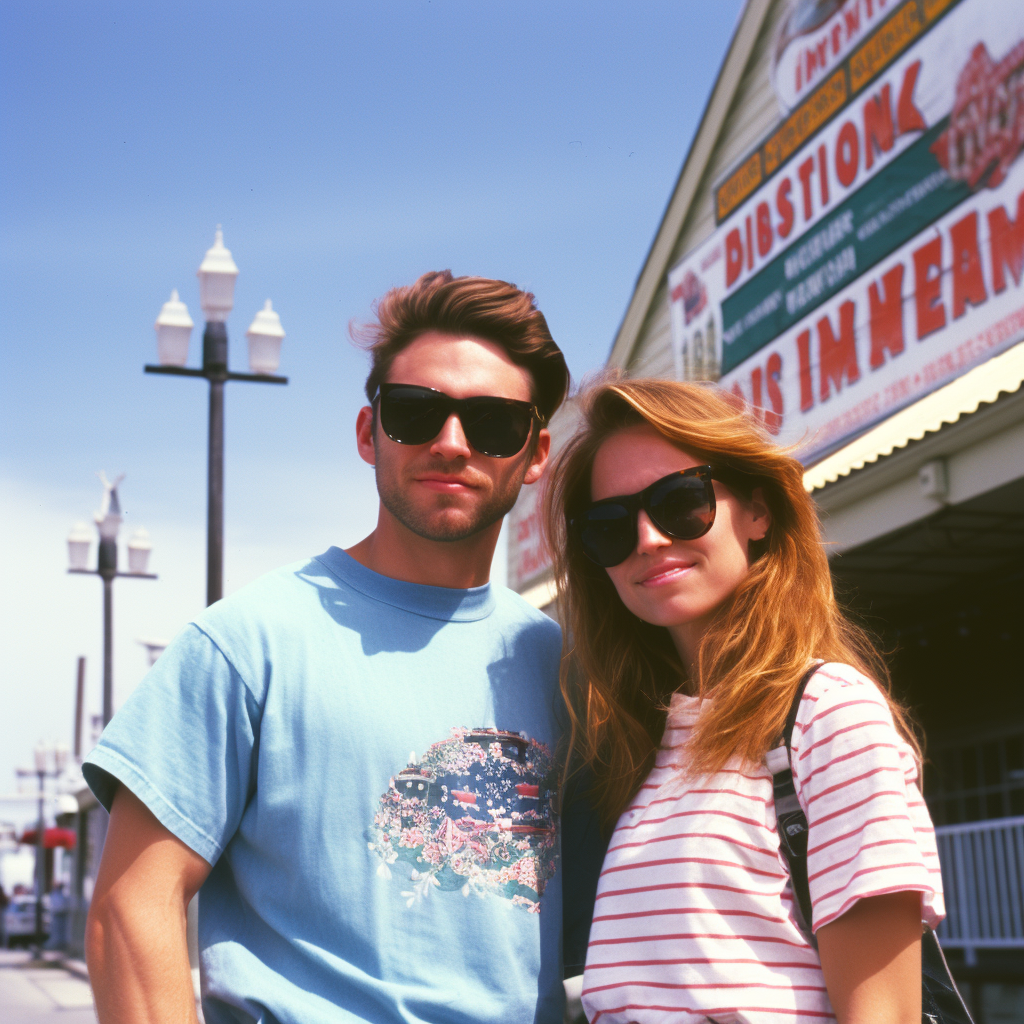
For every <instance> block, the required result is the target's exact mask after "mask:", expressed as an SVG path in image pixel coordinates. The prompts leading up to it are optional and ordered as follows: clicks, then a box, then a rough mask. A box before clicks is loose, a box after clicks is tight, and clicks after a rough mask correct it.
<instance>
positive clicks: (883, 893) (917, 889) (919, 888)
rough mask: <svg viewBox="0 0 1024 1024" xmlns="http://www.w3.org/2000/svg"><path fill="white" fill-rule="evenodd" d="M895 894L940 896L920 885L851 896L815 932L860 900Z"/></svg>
mask: <svg viewBox="0 0 1024 1024" xmlns="http://www.w3.org/2000/svg"><path fill="white" fill-rule="evenodd" d="M894 892H919V893H921V894H922V895H924V894H925V893H927V894H929V895H930V896H933V897H934V896H937V895H938V893H936V891H935V890H934V889H932V888H931V887H923V886H918V885H891V886H889V887H888V888H887V889H872V890H871V892H864V893H858V894H857V895H855V896H851V897H850V898H849V899H848V900H847V901H846V902H845V903H844V904H843V905H842V906H841V907H840V908H839V909H838V910H837V911H835V913H833V914H829V915H828V916H827V917H825V918H822V920H821V921H820V922H819V923H818V924H817V925H816V926H815V931H818V930H819V929H821V928H824V927H825V925H827V924H831V923H832V922H833V921H835V920H836V919H837V918H840V917H842V916H843V914H845V913H846V911H847V910H849V909H850V907H852V906H853V905H854V903H856V902H857V901H858V900H866V899H869V898H870V897H872V896H888V895H889V894H890V893H894ZM812 912H813V907H812Z"/></svg>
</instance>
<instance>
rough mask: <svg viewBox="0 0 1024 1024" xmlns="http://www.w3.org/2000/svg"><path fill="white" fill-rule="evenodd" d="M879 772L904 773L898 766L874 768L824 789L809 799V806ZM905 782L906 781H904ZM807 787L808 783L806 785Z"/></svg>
mask: <svg viewBox="0 0 1024 1024" xmlns="http://www.w3.org/2000/svg"><path fill="white" fill-rule="evenodd" d="M879 772H897V773H899V774H900V775H903V772H902V771H901V770H900V768H899V767H898V766H896V765H887V764H884V765H881V766H879V767H878V768H872V769H871V771H869V772H864V774H863V775H855V776H854V777H853V778H852V779H844V780H843V781H842V782H837V783H836V784H835V785H834V786H829V787H828V789H823V790H822V791H821V792H820V793H815V794H814V796H811V797H808V798H807V806H808V807H810V806H811V804H813V803H814V801H815V800H820V799H821V798H822V797H823V796H831V794H833V793H835V792H837V791H838V790H840V789H846V788H847V787H848V786H852V785H853V784H854V783H855V782H863V781H864V779H869V778H871V776H872V775H877V774H878V773H879ZM904 781H906V780H905V779H904ZM804 785H805V786H806V783H805V784H804Z"/></svg>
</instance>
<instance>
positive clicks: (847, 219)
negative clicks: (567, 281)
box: [669, 0, 1024, 461]
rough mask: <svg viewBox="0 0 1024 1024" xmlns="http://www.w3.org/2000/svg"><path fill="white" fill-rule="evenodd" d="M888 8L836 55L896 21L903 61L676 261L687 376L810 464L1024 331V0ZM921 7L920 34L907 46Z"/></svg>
mask: <svg viewBox="0 0 1024 1024" xmlns="http://www.w3.org/2000/svg"><path fill="white" fill-rule="evenodd" d="M849 2H850V0H848V3H849ZM847 6H848V5H847V4H844V5H842V8H843V9H845V8H846V7H847ZM888 6H889V9H890V10H891V9H893V8H894V7H895V8H896V10H895V13H894V14H891V15H889V21H885V22H883V23H882V24H881V26H880V28H878V29H876V30H875V35H874V36H869V37H868V39H867V40H866V41H865V42H863V43H861V44H860V45H859V47H858V48H856V49H853V50H852V51H850V52H849V54H848V55H847V56H846V58H845V63H844V65H843V68H841V69H840V71H841V72H842V73H843V74H844V75H848V74H849V73H850V71H851V68H858V67H861V66H862V65H864V66H870V67H871V68H875V67H876V65H877V63H878V62H877V61H876V62H875V63H871V64H870V65H868V57H869V56H870V53H869V55H868V56H864V55H863V54H862V52H861V51H862V50H864V49H865V48H868V49H869V50H871V48H872V47H874V49H873V50H871V53H874V52H875V50H879V48H880V47H881V44H879V43H878V42H877V40H876V39H875V36H877V34H878V33H879V32H880V31H882V30H884V29H886V26H889V29H891V30H892V31H890V32H889V36H888V37H887V38H889V40H890V42H891V43H892V45H891V46H890V47H889V50H891V51H893V52H896V53H897V54H898V56H897V59H895V60H892V61H891V62H889V63H888V64H887V66H885V67H884V70H882V72H881V73H880V74H879V75H878V76H877V77H876V78H874V79H873V80H872V81H871V82H870V85H869V86H868V87H867V88H864V89H861V90H860V91H859V93H858V95H857V98H856V100H855V101H854V102H853V103H849V104H847V105H846V106H845V107H844V108H843V109H842V111H841V112H840V115H839V116H838V117H834V118H833V119H832V120H830V121H829V122H828V124H827V125H825V127H824V128H822V129H821V130H819V131H818V132H816V133H815V134H813V135H812V136H811V137H810V138H808V139H807V140H806V141H805V142H804V143H803V144H802V145H801V146H799V147H797V148H796V149H795V150H794V151H793V153H792V156H791V157H790V158H789V159H787V160H786V161H785V162H784V163H782V164H780V166H779V167H778V171H777V173H776V174H775V175H774V176H773V177H772V179H771V180H770V181H767V182H764V183H763V184H761V185H759V186H758V187H756V188H754V189H752V190H751V192H750V193H749V195H748V197H747V198H745V199H744V200H742V201H741V202H740V203H739V204H738V205H736V207H735V208H734V210H733V212H732V213H731V214H730V215H729V216H728V217H726V218H725V220H724V221H723V222H722V224H721V225H720V227H719V228H718V230H717V231H716V232H715V233H714V234H713V235H712V237H711V238H710V239H709V240H708V241H707V242H706V243H705V244H704V245H702V246H700V247H699V248H698V249H697V250H695V251H694V252H693V253H691V254H690V255H689V256H688V257H686V258H685V259H684V260H683V261H681V262H680V264H678V265H677V266H676V267H674V268H673V269H672V271H671V272H670V274H669V289H670V298H671V314H672V329H673V346H674V351H675V356H676V368H677V372H678V374H679V375H680V376H681V377H684V378H695V377H702V376H703V377H712V378H714V377H717V376H719V375H720V376H721V382H722V384H723V385H724V386H726V387H728V388H730V389H732V390H733V391H735V392H736V393H737V394H740V395H742V396H743V397H744V399H746V400H747V401H749V402H751V403H752V404H753V405H754V406H756V407H758V408H760V409H762V410H763V415H764V418H765V423H766V425H767V426H768V427H769V429H771V430H773V432H776V433H779V434H780V436H784V437H785V439H786V440H787V441H795V442H800V443H801V444H802V456H803V458H804V459H805V461H807V460H810V459H812V458H814V457H816V456H819V455H821V454H824V453H825V452H826V451H827V450H829V449H830V448H834V447H837V446H838V444H840V443H841V442H842V441H843V440H844V439H846V438H848V437H849V436H851V435H852V434H854V433H857V432H859V431H861V430H863V429H865V428H866V427H868V426H870V425H871V424H872V423H874V422H876V421H878V420H879V419H882V418H884V417H885V416H887V415H889V414H891V413H892V412H894V411H895V410H896V409H898V408H899V407H901V406H903V405H906V404H908V403H909V402H911V401H913V400H915V399H916V398H918V397H920V396H921V395H923V394H925V393H927V392H928V391H930V390H933V389H934V388H936V387H938V386H940V385H941V384H942V383H944V382H945V381H946V380H949V379H951V378H952V377H954V376H957V375H958V374H959V373H962V372H963V371H964V370H965V369H967V368H969V367H970V366H971V365H973V364H974V363H977V362H979V361H981V360H983V359H985V358H988V356H990V355H993V354H994V353H995V352H996V351H998V350H999V349H1000V348H1001V347H1005V346H1006V345H1007V344H1011V343H1012V342H1013V341H1015V340H1017V338H1018V337H1019V333H1016V334H1015V333H1014V330H1013V329H1012V328H1013V324H1014V323H1016V321H1017V319H1020V317H1019V313H1020V312H1021V311H1022V310H1024V281H1022V269H1024V206H1021V205H1020V197H1021V196H1022V194H1024V159H1019V156H1020V153H1021V148H1022V146H1024V7H1022V6H1021V5H1020V4H1019V3H1017V2H1016V0H960V2H959V3H956V4H955V5H954V4H949V3H947V4H945V5H942V4H939V3H938V2H936V3H928V2H925V3H923V4H917V3H916V2H915V3H913V4H910V5H907V4H904V5H901V6H899V7H897V6H896V5H894V4H891V3H890V4H889V5H888ZM940 6H941V7H942V8H943V9H944V10H946V11H948V13H947V15H946V16H945V17H943V18H942V19H941V20H935V19H934V18H933V19H932V21H931V22H927V17H928V15H929V12H931V13H932V14H934V12H935V11H936V10H938V8H939V7H940ZM911 7H912V8H913V10H914V11H916V15H915V17H916V18H917V19H918V21H917V22H915V24H925V26H926V27H927V31H923V32H920V33H918V34H917V35H916V36H915V37H914V39H913V41H912V45H909V46H906V47H903V48H900V46H899V45H898V44H899V42H900V39H902V36H899V33H897V32H896V31H895V29H893V27H892V26H891V25H890V21H891V20H892V18H893V17H895V16H896V15H899V14H900V12H901V11H904V8H906V10H910V8H911ZM905 16H906V11H904V17H905ZM922 19H924V20H923V21H922ZM900 24H905V22H901V23H900ZM929 25H930V27H929ZM881 49H884V47H881ZM834 73H835V74H838V73H839V72H834ZM819 91H820V87H819ZM765 152H766V151H765V148H764V147H762V148H761V149H759V150H758V151H757V153H755V154H754V155H755V156H758V157H759V159H761V160H762V166H763V158H764V154H765Z"/></svg>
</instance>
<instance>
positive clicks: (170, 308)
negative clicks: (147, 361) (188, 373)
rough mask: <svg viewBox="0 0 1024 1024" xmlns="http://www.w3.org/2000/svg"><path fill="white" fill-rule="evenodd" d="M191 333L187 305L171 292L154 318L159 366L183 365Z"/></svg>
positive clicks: (186, 359) (175, 293)
mask: <svg viewBox="0 0 1024 1024" xmlns="http://www.w3.org/2000/svg"><path fill="white" fill-rule="evenodd" d="M191 335H192V317H190V316H189V315H188V307H187V306H186V305H185V303H184V302H182V301H181V300H180V299H179V298H178V290H177V288H175V290H174V291H173V292H171V297H170V299H168V300H167V302H165V303H164V304H163V307H162V308H161V310H160V315H159V316H158V317H157V318H156V351H157V360H158V361H159V363H160V365H161V366H184V365H185V364H186V363H187V362H188V340H189V338H190V337H191Z"/></svg>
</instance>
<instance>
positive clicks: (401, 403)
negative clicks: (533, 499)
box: [373, 384, 543, 459]
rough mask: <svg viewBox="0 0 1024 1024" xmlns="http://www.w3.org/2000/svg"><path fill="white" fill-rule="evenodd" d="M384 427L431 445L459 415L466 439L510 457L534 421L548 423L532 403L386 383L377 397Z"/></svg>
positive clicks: (399, 437) (483, 450) (406, 440)
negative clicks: (430, 442) (466, 396)
mask: <svg viewBox="0 0 1024 1024" xmlns="http://www.w3.org/2000/svg"><path fill="white" fill-rule="evenodd" d="M373 401H374V403H377V405H378V409H379V410H380V425H381V429H382V430H383V431H384V433H385V434H387V435H388V437H390V438H391V440H392V441H397V442H398V443H399V444H426V443H427V442H428V441H433V440H434V438H435V437H437V435H438V434H440V433H441V430H442V428H443V427H444V425H445V423H447V422H448V417H449V416H451V414H452V413H455V415H456V416H458V417H459V422H460V423H461V424H462V432H463V433H464V434H465V435H466V440H467V441H468V442H469V443H470V444H471V445H472V446H473V447H474V448H475V449H476V450H477V451H478V452H480V454H481V455H489V456H491V457H492V458H495V459H509V458H511V457H512V456H513V455H518V454H519V453H520V452H521V451H522V450H523V448H524V447H525V446H526V442H527V441H528V440H529V438H530V432H531V429H532V428H533V421H534V420H536V421H537V422H538V423H541V422H543V420H542V418H541V415H540V412H539V411H538V409H537V407H536V406H535V405H531V404H530V403H529V402H518V401H516V400H515V399H513V398H496V397H492V396H491V395H477V396H474V397H473V398H452V397H451V396H450V395H446V394H445V393H444V392H443V391H435V390H434V389H433V388H424V387H419V386H418V385H415V384H381V385H380V387H379V388H378V389H377V394H376V395H374V398H373Z"/></svg>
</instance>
